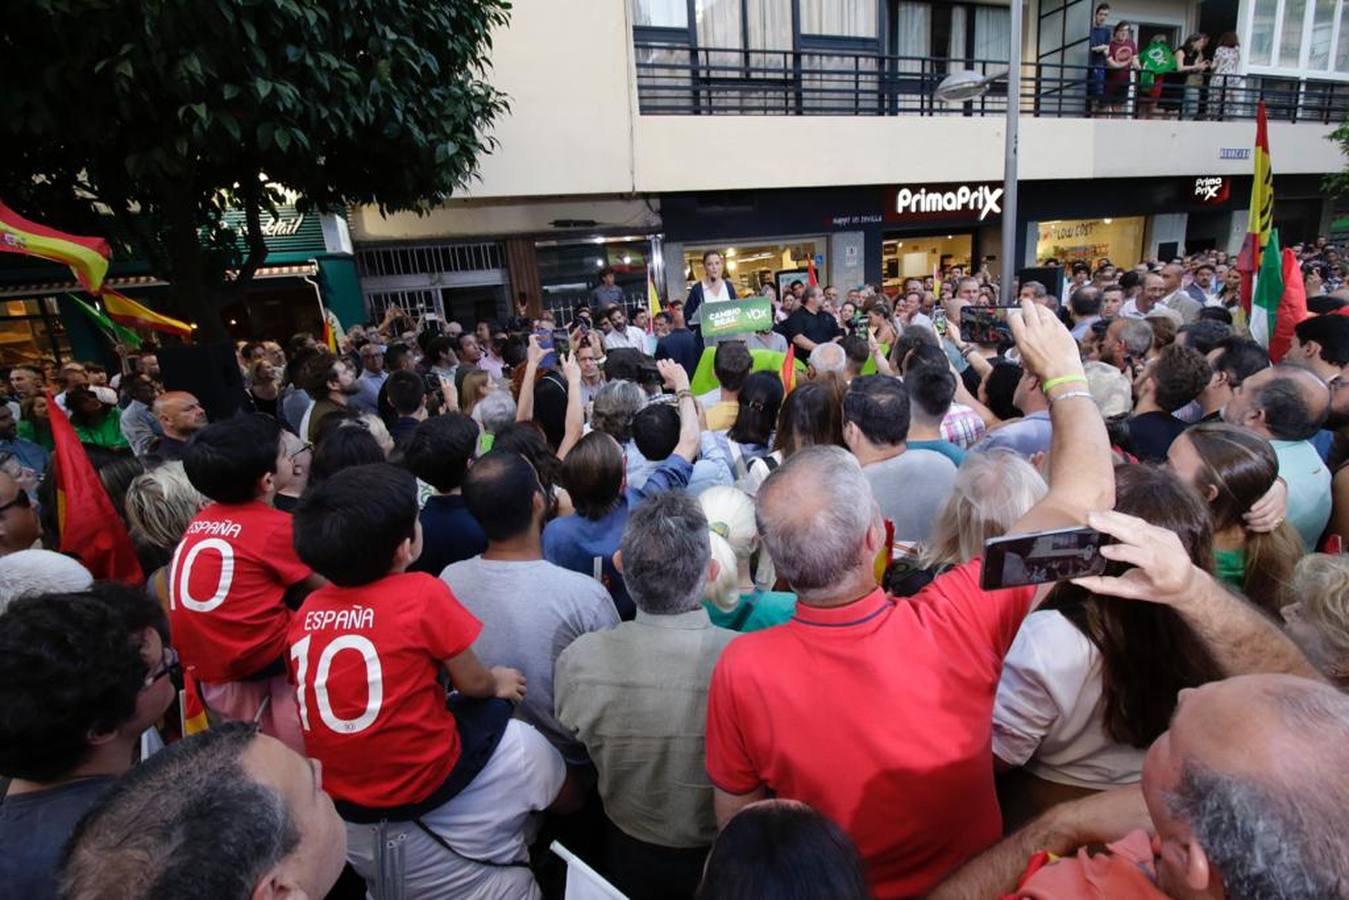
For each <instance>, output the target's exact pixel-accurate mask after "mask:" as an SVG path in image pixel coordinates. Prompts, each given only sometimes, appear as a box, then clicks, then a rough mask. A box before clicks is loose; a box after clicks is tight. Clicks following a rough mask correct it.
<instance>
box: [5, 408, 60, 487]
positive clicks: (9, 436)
mask: <svg viewBox="0 0 1349 900" xmlns="http://www.w3.org/2000/svg"><path fill="white" fill-rule="evenodd" d="M0 453H8V454H9V455H10V456H12V457H13V458H14V459H16V460H17V461H18V462H19V463H20V465H22V466H23V467H24V468H27V469H32V470H33V472H34V473H35V474H36V475H37V480H39V481H40V480H41V479H42V473H43V472H45V471H47V460H48V459H50V458H51V455H50V454H49V453H47V451H46V450H44V449H43V448H42V447H39V446H38V445H37V444H35V443H33V442H32V441H29V440H25V439H24V438H21V437H19V423H18V422H16V421H14V413H13V412H12V411H11V410H10V408H9V407H8V406H6V405H4V404H0Z"/></svg>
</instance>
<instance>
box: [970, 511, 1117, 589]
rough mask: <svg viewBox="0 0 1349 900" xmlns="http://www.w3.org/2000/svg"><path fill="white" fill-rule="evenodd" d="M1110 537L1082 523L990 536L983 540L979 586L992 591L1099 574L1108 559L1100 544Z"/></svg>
mask: <svg viewBox="0 0 1349 900" xmlns="http://www.w3.org/2000/svg"><path fill="white" fill-rule="evenodd" d="M1112 540H1113V539H1112V538H1111V537H1110V536H1109V535H1107V534H1102V533H1101V532H1099V531H1097V530H1096V529H1094V528H1085V527H1083V528H1061V529H1057V530H1055V531H1036V532H1032V533H1030V534H1013V535H1008V536H1006V537H997V538H991V539H989V540H988V541H986V542H985V543H984V568H983V575H982V577H981V579H980V582H979V586H980V587H981V588H983V589H984V590H986V591H993V590H999V589H1001V588H1009V587H1020V586H1022V585H1028V584H1048V583H1050V582H1055V581H1067V580H1068V579H1070V578H1081V577H1083V576H1086V575H1100V574H1102V573H1104V572H1105V567H1106V563H1107V562H1108V560H1107V559H1106V558H1105V557H1104V556H1102V555H1101V547H1103V546H1105V545H1106V544H1109V543H1111V542H1112Z"/></svg>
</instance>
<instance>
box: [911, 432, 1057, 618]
mask: <svg viewBox="0 0 1349 900" xmlns="http://www.w3.org/2000/svg"><path fill="white" fill-rule="evenodd" d="M1048 492H1049V486H1048V485H1046V484H1045V480H1044V478H1043V477H1042V476H1041V475H1040V473H1039V472H1038V471H1037V470H1036V468H1035V466H1033V465H1031V464H1030V463H1029V462H1027V461H1026V460H1025V458H1023V457H1021V456H1020V455H1018V454H1017V453H1016V452H1015V451H1013V450H1008V449H995V450H989V451H985V452H979V453H967V454H966V455H965V461H964V462H963V463H962V464H961V466H960V469H959V471H957V472H956V480H955V484H954V485H953V486H952V488H951V494H950V496H948V497H947V498H946V503H945V505H944V506H942V508H941V511H940V512H938V513H937V518H936V520H935V521H934V522H933V524H932V533H931V534H930V535H929V537H928V540H927V543H926V544H924V545H922V547H921V552H920V553H919V555H918V557H917V559H916V560H910V561H907V562H906V561H904V560H899V561H896V562H895V563H893V564H891V566H890V569H889V571H887V572H886V573H885V588H886V590H887V591H889V592H890V593H891V594H893V595H895V596H896V597H912V596H913V595H914V594H916V593H918V592H919V591H920V590H922V589H923V588H924V587H926V586H927V584H928V582H930V581H932V579H934V578H936V577H937V576H938V575H940V574H941V573H942V572H945V571H946V570H947V569H950V568H952V567H954V566H958V565H960V564H961V563H966V562H969V561H970V560H972V559H974V558H975V557H977V556H981V555H982V554H983V552H984V542H985V541H987V540H988V539H989V538H995V537H1001V536H1002V535H1003V534H1005V533H1006V531H1007V529H1008V528H1010V527H1011V526H1012V523H1013V522H1015V521H1016V520H1017V519H1019V518H1021V517H1022V516H1023V515H1025V514H1026V511H1027V510H1029V509H1030V508H1031V507H1032V506H1034V505H1035V504H1036V503H1037V502H1039V500H1040V499H1041V498H1042V497H1044V495H1045V494H1046V493H1048Z"/></svg>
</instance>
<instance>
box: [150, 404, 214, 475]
mask: <svg viewBox="0 0 1349 900" xmlns="http://www.w3.org/2000/svg"><path fill="white" fill-rule="evenodd" d="M154 414H155V419H156V420H158V422H159V427H160V428H162V429H163V430H164V433H163V434H162V435H160V436H159V438H158V439H157V440H155V441H154V442H153V443H152V444H151V448H150V453H149V459H151V460H153V461H155V462H170V461H172V460H176V459H182V458H183V454H184V453H185V452H186V451H187V442H188V441H189V440H190V439H191V438H192V435H194V434H196V433H197V432H198V431H200V430H201V429H203V428H205V427H206V410H205V409H203V408H202V405H201V401H199V400H198V399H197V398H196V397H194V396H193V395H191V394H189V393H188V392H187V391H166V392H164V393H163V394H160V395H159V397H158V398H156V399H155V405H154Z"/></svg>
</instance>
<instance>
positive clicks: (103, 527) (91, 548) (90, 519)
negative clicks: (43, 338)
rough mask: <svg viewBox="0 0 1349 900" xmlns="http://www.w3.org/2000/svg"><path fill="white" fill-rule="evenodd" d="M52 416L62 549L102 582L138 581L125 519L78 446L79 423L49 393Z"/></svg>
mask: <svg viewBox="0 0 1349 900" xmlns="http://www.w3.org/2000/svg"><path fill="white" fill-rule="evenodd" d="M47 410H48V413H49V415H50V417H51V429H52V443H53V448H52V465H53V466H55V478H56V521H57V522H58V523H59V527H60V530H61V546H60V547H59V548H58V549H59V550H60V551H61V552H62V553H70V554H73V555H74V556H75V557H77V558H78V559H79V560H80V562H82V563H84V567H85V568H86V569H88V570H89V572H90V573H91V574H92V575H93V576H94V578H95V579H97V580H99V581H120V582H122V583H124V584H133V585H139V584H142V583H143V582H144V581H145V576H144V575H143V574H142V573H141V566H140V562H139V561H138V560H137V559H136V548H135V547H134V546H133V545H132V543H131V535H130V534H128V533H127V530H126V525H124V524H123V523H122V517H121V516H119V515H118V514H117V510H116V509H115V508H114V507H113V505H112V500H111V499H110V498H109V497H108V492H107V490H106V489H105V488H104V487H103V482H102V481H100V480H99V477H98V473H97V472H96V471H94V466H93V464H92V463H90V462H89V457H88V455H86V454H85V452H84V447H83V446H82V445H81V444H80V438H79V435H77V434H76V433H75V426H74V425H71V424H70V420H69V419H68V418H66V414H65V412H63V411H62V409H61V407H60V406H58V405H57V404H56V400H55V399H53V397H52V394H51V391H50V390H49V391H47Z"/></svg>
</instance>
